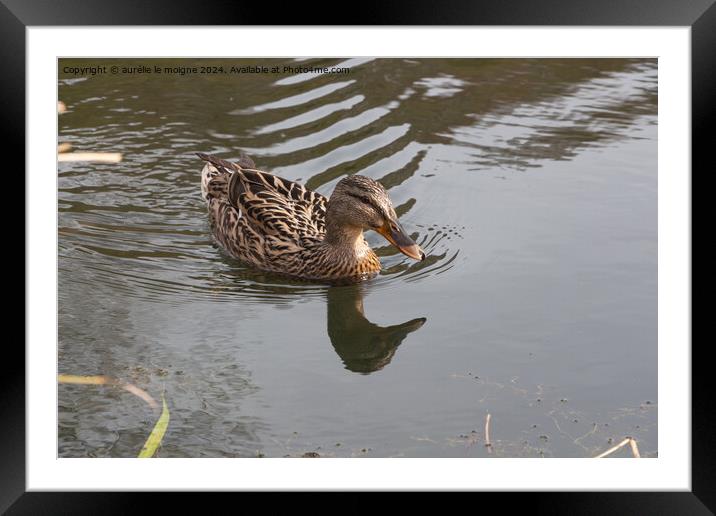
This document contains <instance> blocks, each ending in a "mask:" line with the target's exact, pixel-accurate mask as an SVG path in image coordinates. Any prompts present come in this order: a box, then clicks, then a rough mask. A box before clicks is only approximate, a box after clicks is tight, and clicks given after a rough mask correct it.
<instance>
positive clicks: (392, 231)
mask: <svg viewBox="0 0 716 516" xmlns="http://www.w3.org/2000/svg"><path fill="white" fill-rule="evenodd" d="M378 233H380V234H381V235H383V236H384V237H385V239H386V240H387V241H388V242H390V243H391V244H393V245H394V246H395V247H397V248H398V250H399V251H400V252H401V253H403V254H404V255H405V256H409V257H410V258H412V259H413V260H418V261H422V260H424V259H425V253H424V252H423V250H422V249H420V246H419V245H418V244H416V243H415V242H414V241H413V239H412V238H410V237H409V236H408V235H406V234H405V231H404V230H403V228H402V227H401V226H400V224H398V223H397V222H393V223H389V222H388V223H386V224H385V225H384V226H383V227H381V228H379V229H378Z"/></svg>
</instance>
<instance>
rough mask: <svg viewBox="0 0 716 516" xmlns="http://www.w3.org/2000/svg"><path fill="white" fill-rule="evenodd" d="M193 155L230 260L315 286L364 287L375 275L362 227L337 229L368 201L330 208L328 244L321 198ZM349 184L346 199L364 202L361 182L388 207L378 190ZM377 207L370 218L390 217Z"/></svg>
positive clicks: (241, 165) (252, 170) (248, 166)
mask: <svg viewBox="0 0 716 516" xmlns="http://www.w3.org/2000/svg"><path fill="white" fill-rule="evenodd" d="M197 155H198V156H199V157H200V158H201V159H203V160H204V161H206V165H205V166H204V169H203V170H202V181H201V189H202V196H203V197H204V199H205V200H206V202H207V205H208V209H209V218H210V222H211V227H212V232H213V234H214V237H215V238H216V240H217V242H218V243H219V244H220V245H221V246H222V247H223V248H224V249H225V250H226V251H227V252H228V253H229V254H230V255H231V256H233V257H235V258H237V259H239V260H242V261H244V262H247V263H249V264H251V265H253V266H255V267H257V268H259V269H262V270H266V271H272V272H278V273H282V274H288V275H291V276H297V277H301V278H305V279H313V280H339V279H362V278H365V277H369V276H372V275H374V274H376V273H377V272H378V271H380V260H379V259H378V257H377V256H376V255H375V253H374V252H373V251H372V250H371V249H370V247H369V246H368V243H367V242H366V241H365V238H363V232H362V230H363V227H360V228H359V227H353V226H351V225H350V224H349V225H348V226H347V227H344V226H342V225H341V224H343V223H342V222H336V221H340V220H342V219H341V218H340V217H341V215H343V214H344V213H346V212H347V211H346V210H348V208H350V206H346V205H347V204H349V203H350V202H355V203H357V204H361V203H362V202H363V203H365V202H367V201H366V199H364V200H363V201H361V200H360V199H355V200H354V201H351V199H350V198H349V197H345V196H344V197H345V199H347V201H346V200H342V201H341V204H340V205H338V204H337V205H336V206H335V207H334V212H335V213H336V215H334V217H333V220H334V222H333V226H336V227H335V228H333V229H331V228H328V229H329V233H330V238H327V221H326V213H327V210H328V205H329V201H328V199H327V198H326V197H324V196H323V195H321V194H319V193H317V192H313V191H311V190H309V189H307V188H306V187H304V186H302V185H300V184H298V183H295V182H293V181H288V180H286V179H281V178H279V177H277V176H274V175H272V174H268V173H266V172H262V171H260V170H257V169H256V166H255V165H254V163H253V161H252V160H251V159H250V158H247V157H243V158H242V159H241V160H240V161H239V162H238V163H231V162H228V161H224V160H221V159H218V158H215V157H213V156H208V155H206V154H200V153H198V154H197ZM351 177H353V178H358V179H352V180H349V181H347V182H346V183H355V187H354V188H353V190H346V192H347V194H346V195H347V196H354V197H355V196H356V195H362V194H361V192H362V190H361V189H362V188H363V185H362V184H359V183H361V181H363V182H365V184H366V185H367V186H368V187H370V188H374V189H376V190H377V191H382V192H383V194H384V196H385V199H387V194H386V193H385V190H384V189H383V187H382V186H380V185H379V184H378V183H376V182H375V181H373V180H372V179H369V178H362V177H361V176H351ZM351 192H353V193H351ZM356 192H357V193H356ZM366 195H371V192H370V191H368V192H367V194H366ZM383 203H384V204H385V206H381V205H380V204H379V203H378V205H377V206H376V208H375V210H381V209H382V210H383V211H384V212H385V213H386V216H388V214H389V213H390V212H392V215H393V216H394V215H395V212H394V211H392V205H390V201H389V200H387V202H385V201H384V202H383ZM361 209H363V208H361ZM366 210H367V208H366ZM348 212H350V210H348ZM329 225H330V224H329Z"/></svg>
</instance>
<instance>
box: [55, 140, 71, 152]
mask: <svg viewBox="0 0 716 516" xmlns="http://www.w3.org/2000/svg"><path fill="white" fill-rule="evenodd" d="M71 150H72V144H71V143H66V142H65V143H60V144H59V145H58V146H57V153H58V154H59V153H62V152H70V151H71Z"/></svg>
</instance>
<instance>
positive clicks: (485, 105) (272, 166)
mask: <svg viewBox="0 0 716 516" xmlns="http://www.w3.org/2000/svg"><path fill="white" fill-rule="evenodd" d="M339 62H341V63H343V65H342V66H347V67H350V73H348V74H281V73H279V74H272V73H268V74H250V75H241V76H236V75H229V74H226V75H184V76H182V75H176V74H174V75H164V74H162V75H157V74H143V75H116V76H112V75H110V74H106V75H97V76H89V77H81V76H76V75H71V74H67V73H63V72H62V69H63V66H65V65H84V66H87V65H88V64H95V65H96V64H107V65H111V64H116V63H115V62H108V61H105V62H100V61H97V60H61V62H60V66H59V69H60V79H59V98H60V99H61V100H62V101H64V102H65V103H66V105H67V107H68V112H67V113H65V114H63V115H61V116H60V118H59V140H60V141H61V142H69V143H71V144H72V145H73V146H74V150H76V151H93V152H121V153H123V155H124V159H123V161H122V162H121V163H116V164H100V163H91V164H90V163H59V166H58V169H59V170H58V173H59V179H58V187H59V192H58V196H59V199H58V207H59V228H58V232H59V249H58V253H59V355H58V356H59V371H60V372H61V373H66V374H76V375H97V374H103V375H108V376H111V377H114V378H118V379H120V380H121V381H124V382H130V383H132V384H134V385H136V386H138V387H140V388H142V389H144V390H146V391H147V392H148V393H149V394H150V395H152V396H153V397H154V398H155V399H157V400H159V399H160V398H161V396H162V394H164V395H165V397H166V400H167V403H168V406H169V410H170V412H171V421H170V424H169V428H168V431H167V434H166V435H165V437H164V441H163V445H162V447H161V449H160V450H159V452H158V456H160V457H256V456H268V457H276V456H278V457H282V456H301V455H303V454H305V453H317V454H319V455H320V456H326V457H363V456H366V457H393V456H406V457H487V456H492V457H542V456H544V457H588V456H592V455H596V454H597V453H599V452H601V451H604V450H606V449H607V448H609V447H610V446H611V444H614V443H616V442H618V441H620V440H621V439H623V438H624V437H625V436H632V437H634V438H636V439H637V441H638V443H639V447H640V451H641V453H642V455H643V456H656V455H657V452H658V447H657V427H656V421H657V406H658V404H657V161H656V159H657V140H656V138H657V63H656V60H654V59H650V60H626V59H549V60H543V59H481V60H471V59H461V60H430V59H389V60H388V59H378V60H371V59H348V60H336V59H310V60H300V61H299V60H291V59H286V60H258V59H257V60H224V61H220V60H217V61H213V62H211V63H208V62H207V61H206V60H201V61H199V60H121V61H120V62H119V64H121V65H127V66H138V65H149V66H154V65H160V66H201V65H206V64H213V65H222V66H225V67H230V66H232V65H236V66H239V65H247V64H257V65H266V66H273V65H281V66H283V65H284V64H289V65H296V64H301V65H318V64H320V65H331V66H332V65H334V64H336V63H339ZM195 151H202V152H206V153H209V154H215V155H218V156H220V157H223V158H225V159H237V158H238V157H239V154H240V151H245V152H247V153H248V154H250V155H251V156H252V157H253V158H254V160H255V161H256V163H257V165H258V166H259V168H262V169H264V170H267V171H270V172H274V173H276V174H278V175H281V176H283V177H286V178H288V179H292V180H296V181H299V182H302V183H305V184H307V185H308V186H309V187H310V188H313V189H315V190H317V191H319V192H321V193H323V194H325V195H329V194H330V192H331V191H332V189H333V187H334V185H335V184H336V182H337V181H338V180H340V178H341V177H343V176H344V175H345V174H351V173H361V174H364V175H367V176H370V177H372V178H374V179H377V180H380V181H381V182H382V183H383V184H384V185H385V186H386V188H387V189H388V190H389V194H390V196H391V198H392V200H393V202H394V204H395V205H396V207H398V209H397V211H398V214H399V215H400V221H401V223H402V225H403V226H404V227H405V229H406V230H407V231H408V233H410V234H411V235H412V236H413V237H414V238H415V239H416V241H417V242H418V243H419V244H420V245H421V247H422V248H423V249H424V250H425V252H426V253H427V254H428V258H427V259H426V260H425V261H424V262H421V263H418V262H414V261H411V260H410V259H409V258H407V257H405V256H403V255H402V254H399V253H397V252H396V251H395V250H394V249H392V248H391V247H390V246H388V245H387V242H385V240H383V239H382V237H380V236H379V235H377V234H375V233H368V234H367V238H368V241H369V243H370V244H371V246H373V247H374V248H377V249H378V253H379V255H380V256H381V260H382V262H383V265H384V270H383V272H382V273H381V275H380V276H378V277H377V278H375V279H373V280H369V281H367V282H365V283H363V284H361V285H357V286H342V287H330V286H325V285H320V284H311V283H305V282H300V281H291V280H287V279H285V278H281V277H277V276H274V275H271V274H267V273H262V272H258V271H255V270H252V269H250V268H247V267H245V266H243V265H242V264H241V263H239V262H237V261H235V260H233V259H231V258H230V257H228V256H226V255H225V254H224V253H222V251H221V250H220V249H219V248H217V246H216V245H215V244H214V243H213V242H212V238H211V235H210V231H209V227H208V222H207V217H206V209H205V206H204V204H203V201H202V200H201V196H200V188H199V174H200V170H201V168H202V162H201V160H199V159H198V158H196V157H195V156H194V154H193V153H194V152H195ZM58 404H59V438H58V439H59V440H58V453H59V456H61V457H86V456H90V457H133V456H136V455H137V453H138V452H139V450H140V449H141V447H142V445H143V443H144V441H145V439H146V438H147V436H148V434H149V432H150V431H151V429H152V427H153V425H154V422H155V421H156V418H157V416H158V414H157V413H156V412H154V411H152V410H151V409H150V408H149V407H148V406H147V405H146V404H145V403H144V402H143V401H142V400H140V399H139V398H137V397H135V396H133V395H132V394H130V393H128V392H126V391H124V390H121V389H119V388H117V387H111V386H87V385H64V384H62V385H59V386H58ZM488 413H489V414H490V415H491V423H490V438H491V441H492V446H491V447H486V446H485V433H484V426H485V420H486V416H487V414H488ZM616 455H617V456H629V452H628V451H627V450H626V449H624V450H621V451H620V452H618V453H617V454H616Z"/></svg>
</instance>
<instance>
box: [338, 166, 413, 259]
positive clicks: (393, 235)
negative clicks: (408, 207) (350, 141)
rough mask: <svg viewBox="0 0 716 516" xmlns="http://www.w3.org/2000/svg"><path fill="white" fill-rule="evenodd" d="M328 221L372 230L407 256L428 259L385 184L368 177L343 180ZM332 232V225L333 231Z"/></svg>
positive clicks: (352, 177) (354, 176) (345, 227)
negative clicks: (402, 220)
mask: <svg viewBox="0 0 716 516" xmlns="http://www.w3.org/2000/svg"><path fill="white" fill-rule="evenodd" d="M326 222H327V223H328V225H329V226H334V227H336V228H341V229H342V230H343V231H347V230H349V229H350V228H359V229H360V231H363V230H368V229H372V230H374V231H377V232H378V233H380V234H381V235H383V236H384V237H385V239H386V240H388V242H390V243H391V244H393V245H394V246H395V247H397V248H398V250H399V251H400V252H401V253H403V254H404V255H406V256H409V257H410V258H413V259H415V260H424V259H425V253H424V252H423V251H422V249H420V246H418V244H416V243H415V242H414V241H413V239H412V238H410V237H409V236H408V235H407V233H406V232H405V230H404V229H403V228H402V226H401V225H400V223H399V222H398V216H397V215H396V213H395V209H394V208H393V203H392V202H391V200H390V197H388V192H386V191H385V188H383V185H381V184H380V183H379V182H377V181H375V180H373V179H371V178H369V177H365V176H358V175H352V176H347V177H344V178H343V179H341V180H340V181H339V182H338V184H337V185H336V188H335V190H333V194H331V198H330V200H329V201H328V211H327V213H326ZM330 232H331V230H330V228H329V233H330Z"/></svg>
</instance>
